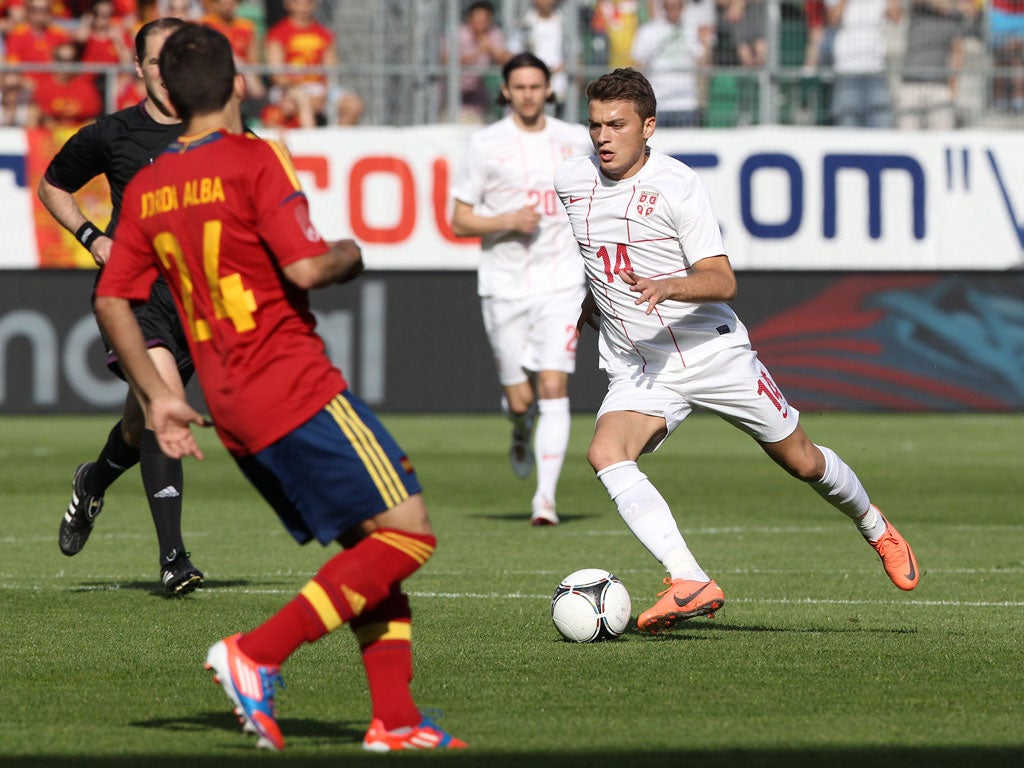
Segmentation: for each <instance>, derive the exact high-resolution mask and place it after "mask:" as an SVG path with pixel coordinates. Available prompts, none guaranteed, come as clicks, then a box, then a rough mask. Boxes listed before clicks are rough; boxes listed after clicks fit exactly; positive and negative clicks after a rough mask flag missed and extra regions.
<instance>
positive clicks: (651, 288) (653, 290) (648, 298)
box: [619, 269, 669, 315]
mask: <svg viewBox="0 0 1024 768" xmlns="http://www.w3.org/2000/svg"><path fill="white" fill-rule="evenodd" d="M619 277H621V278H622V282H624V283H626V285H628V286H629V290H631V291H632V292H633V293H639V294H640V296H639V297H638V298H637V300H636V301H635V302H634V303H635V304H638V305H639V304H643V303H644V302H647V309H646V310H645V311H644V314H647V315H649V314H651V312H653V311H654V308H655V307H656V306H657V305H658V304H661V302H663V301H665V299H667V298H669V285H668V281H666V280H651V279H650V278H649V277H640V276H639V275H638V274H637V273H636V272H633V271H632V270H628V269H624V270H622V271H621V272H619Z"/></svg>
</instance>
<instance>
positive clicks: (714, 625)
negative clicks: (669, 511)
mask: <svg viewBox="0 0 1024 768" xmlns="http://www.w3.org/2000/svg"><path fill="white" fill-rule="evenodd" d="M706 632H769V633H786V634H791V633H795V634H812V635H816V634H826V635H831V634H837V633H838V634H848V633H854V634H857V633H865V634H874V635H916V634H917V629H914V628H910V627H861V626H858V625H857V624H823V625H821V626H810V627H809V626H806V625H803V626H784V625H778V626H773V627H772V626H763V625H758V624H727V623H725V622H723V621H719V620H718V619H714V620H712V621H706V622H701V621H697V622H693V621H690V622H687V623H686V626H685V627H682V626H679V625H677V626H676V628H675V629H673V630H671V631H669V632H661V633H659V634H656V635H649V634H646V633H644V632H641V631H640V630H638V629H636V628H631V629H630V630H629V631H628V632H627V633H626V634H628V635H632V636H634V637H637V638H644V639H647V640H664V641H671V640H693V639H694V635H700V634H704V633H706ZM688 635H689V637H688Z"/></svg>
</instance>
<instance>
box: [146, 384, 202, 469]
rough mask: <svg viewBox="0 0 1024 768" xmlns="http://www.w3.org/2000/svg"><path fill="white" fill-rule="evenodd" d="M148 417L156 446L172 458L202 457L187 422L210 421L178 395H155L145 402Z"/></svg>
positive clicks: (199, 424)
mask: <svg viewBox="0 0 1024 768" xmlns="http://www.w3.org/2000/svg"><path fill="white" fill-rule="evenodd" d="M149 418H150V422H151V423H152V425H153V431H154V432H155V433H156V439H157V442H158V443H159V444H160V450H161V451H163V452H164V453H165V454H166V455H167V456H169V457H171V458H172V459H180V458H182V457H184V456H195V457H196V458H197V459H199V460H200V461H202V460H203V452H202V451H201V450H200V449H199V446H198V445H197V444H196V439H195V437H194V436H193V434H192V430H191V429H190V428H189V427H190V425H192V424H195V425H197V426H200V427H208V426H210V421H209V420H207V419H206V418H205V417H204V416H202V415H200V414H199V412H198V411H196V410H194V409H193V408H192V406H190V405H189V404H188V403H186V402H185V401H184V400H182V399H181V398H179V397H166V398H156V399H154V400H152V401H151V402H150V404H149Z"/></svg>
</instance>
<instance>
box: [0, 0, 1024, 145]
mask: <svg viewBox="0 0 1024 768" xmlns="http://www.w3.org/2000/svg"><path fill="white" fill-rule="evenodd" d="M959 1H960V3H978V2H983V0H959ZM855 2H857V0H850V3H851V4H852V3H855ZM900 2H901V5H902V10H903V14H902V19H901V20H900V21H898V22H893V23H887V24H885V25H883V26H882V27H880V28H879V29H880V30H881V32H880V34H882V36H883V37H882V41H881V42H882V44H883V45H884V46H885V69H884V72H883V75H884V81H885V85H886V87H887V90H888V93H889V95H890V97H891V99H892V102H893V105H894V108H895V111H894V114H895V116H896V118H897V119H896V121H895V124H897V125H898V118H899V111H900V109H901V106H900V102H901V99H899V98H897V97H899V96H901V95H906V94H907V93H908V92H910V91H913V90H915V89H917V88H920V87H921V85H922V83H923V82H930V83H932V84H935V83H945V82H955V88H954V89H953V90H952V91H951V94H950V100H951V102H952V107H953V111H954V114H955V127H1000V128H1018V127H1024V101H1020V103H1018V104H1013V103H1012V101H1011V100H1009V99H1008V100H1006V103H1005V104H1004V103H1002V100H1001V99H1000V98H999V93H998V90H999V88H1000V87H1001V86H1002V85H1003V84H1010V85H1012V84H1013V83H1015V82H1017V81H1019V82H1020V93H1021V94H1024V63H1022V62H1021V61H1020V54H1019V53H1018V54H1017V58H1013V57H1012V56H1011V57H1009V58H1007V57H1002V56H999V55H997V54H998V47H997V46H996V45H995V44H994V42H995V41H993V40H992V39H990V34H989V32H988V26H987V24H986V19H985V8H984V7H981V8H977V6H971V7H976V9H977V13H975V14H973V15H972V16H970V17H966V18H962V19H961V20H962V24H961V29H962V34H961V37H960V39H959V43H958V46H959V57H958V61H957V62H954V61H953V60H952V58H951V59H950V62H949V63H948V64H944V65H940V66H929V67H925V68H921V67H920V66H918V67H916V68H914V67H912V66H910V65H908V63H907V62H908V61H910V59H908V55H907V54H908V43H907V40H908V32H909V27H910V23H911V22H910V19H911V17H912V15H913V14H914V13H917V12H920V11H921V8H920V7H915V6H923V4H925V3H927V5H928V7H929V8H932V7H940V6H941V7H945V6H950V5H953V4H954V3H957V2H958V0H900ZM687 3H688V4H693V3H709V4H711V3H714V4H715V14H714V19H715V40H714V44H713V46H712V48H711V50H710V52H709V56H708V58H707V59H706V60H705V61H704V62H702V63H700V64H698V65H694V66H692V67H688V68H683V69H680V70H679V71H678V74H679V77H690V76H696V77H697V78H698V80H699V89H700V111H701V124H702V125H704V126H706V127H732V126H743V125H753V124H761V125H789V124H793V125H818V126H829V125H833V124H834V123H835V118H834V116H833V114H832V107H833V96H834V93H833V91H834V89H835V87H836V86H837V83H839V82H840V81H841V79H842V76H843V74H842V73H841V72H838V71H837V69H836V66H835V64H834V63H828V62H827V60H826V61H825V62H824V63H820V64H818V65H815V66H810V65H809V64H808V59H807V51H808V16H807V13H806V7H807V5H808V3H805V2H804V0H746V3H747V5H748V6H753V7H760V8H761V12H760V16H759V19H762V20H763V21H758V22H757V23H759V24H761V25H762V26H761V27H760V28H759V30H758V32H759V34H760V36H761V39H762V40H763V45H764V57H763V63H759V64H757V65H756V66H743V65H742V64H741V63H740V59H739V57H738V55H737V53H736V50H737V49H736V42H737V41H736V34H735V31H736V25H735V24H733V23H731V22H730V21H729V20H728V19H727V18H726V16H725V14H726V7H727V6H726V5H723V4H722V0H687ZM467 4H468V0H363V1H362V2H359V0H324V2H323V3H322V6H321V9H320V12H321V16H322V19H323V20H324V22H325V23H327V24H328V25H329V26H330V27H331V28H332V29H333V30H334V32H335V34H336V39H337V48H338V51H339V54H340V58H341V65H340V67H339V68H338V70H337V71H332V72H328V73H327V74H328V75H329V77H330V79H331V82H332V83H333V84H334V85H335V86H336V87H345V88H350V89H352V90H355V91H356V92H357V93H358V94H359V95H360V96H361V97H362V99H363V101H364V103H365V111H364V115H363V120H362V122H363V123H364V124H370V125H422V124H429V123H437V122H448V121H452V120H453V119H457V115H458V114H459V111H460V103H459V99H460V97H459V83H460V79H461V78H462V77H463V76H464V75H467V74H479V75H481V76H482V77H483V79H484V82H485V84H486V86H487V88H488V89H489V90H490V93H491V95H492V96H496V95H497V90H498V87H499V84H500V70H499V68H498V67H497V66H490V67H486V68H484V69H482V70H468V69H466V68H463V67H461V66H460V64H459V62H458V57H456V56H452V57H450V58H449V59H448V60H447V63H446V62H445V57H444V50H445V45H446V42H445V41H447V40H455V39H456V38H457V32H458V27H459V24H460V23H461V21H462V17H463V12H464V8H465V7H466V5H467ZM493 5H494V8H495V20H496V22H497V24H498V25H499V27H500V28H501V29H502V31H503V32H504V33H505V35H506V38H507V39H510V38H514V37H515V32H516V29H517V27H518V25H519V24H520V20H521V19H522V18H523V14H524V13H525V12H526V10H527V9H528V8H529V6H530V5H531V0H494V2H493ZM600 5H601V3H600V0H562V2H561V3H560V5H559V10H560V12H561V14H562V18H563V39H564V47H565V56H566V62H567V63H566V71H567V75H568V87H567V90H566V96H565V108H564V114H565V115H566V116H567V117H568V119H573V120H575V119H583V118H584V117H585V115H586V103H585V97H584V90H585V87H586V83H587V82H589V81H590V80H592V79H593V78H595V77H597V76H599V75H601V74H603V73H604V72H606V71H608V69H609V63H608V53H609V40H608V37H607V35H606V34H603V33H602V32H601V31H600V30H597V29H595V26H594V24H593V20H594V14H595V10H596V9H597V8H598V7H599V6H600ZM634 5H635V6H636V7H637V8H638V9H639V11H640V15H639V19H638V20H639V21H642V20H644V18H645V17H646V15H647V13H648V9H656V8H658V7H660V5H661V0H651V2H646V1H645V0H637V1H636V2H635V3H634ZM243 6H244V7H247V8H248V9H249V10H250V11H255V12H256V13H255V17H256V19H257V21H258V22H262V21H263V19H264V17H263V16H262V12H263V4H262V2H259V0H248V2H246V3H244V4H243ZM691 7H696V6H691ZM957 7H958V8H962V7H968V6H964V5H958V6H957ZM6 68H7V69H19V67H11V66H10V65H7V67H6ZM39 68H40V66H39V65H37V66H36V67H27V66H26V67H24V69H27V70H28V69H39ZM91 69H93V70H94V71H99V72H100V73H101V74H102V75H104V76H106V77H108V78H113V77H114V76H115V75H116V74H117V73H118V70H117V69H116V68H102V67H96V65H92V67H91ZM251 69H252V70H254V71H256V72H258V73H259V74H262V75H265V76H266V75H269V74H272V73H273V71H274V70H273V69H272V68H270V67H267V66H265V65H258V66H254V67H251ZM114 91H115V89H114V88H107V89H106V93H107V94H108V95H107V99H108V102H107V106H108V109H112V108H113V93H114ZM330 112H331V110H328V120H330ZM499 115H500V108H499V107H497V106H496V105H495V106H494V107H493V108H492V109H491V110H490V112H488V113H487V114H486V115H485V116H484V119H485V120H492V119H496V118H497V117H498V116H499ZM450 116H456V117H454V118H453V117H450Z"/></svg>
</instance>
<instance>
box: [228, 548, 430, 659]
mask: <svg viewBox="0 0 1024 768" xmlns="http://www.w3.org/2000/svg"><path fill="white" fill-rule="evenodd" d="M436 543H437V539H436V538H435V537H434V536H429V535H423V534H416V533H408V532H405V531H398V530H394V529H390V528H380V529H378V530H376V531H374V532H373V533H372V534H370V535H369V536H367V537H366V538H365V539H363V540H361V541H360V542H359V543H358V544H356V545H355V546H354V547H352V548H351V549H347V550H345V551H343V552H339V553H338V554H336V555H335V556H334V557H332V558H331V559H330V560H328V561H327V562H326V563H324V565H323V567H322V568H321V569H320V570H319V571H318V572H317V574H316V575H315V576H314V577H313V578H312V580H310V581H309V583H307V584H306V586H305V587H303V588H302V591H301V592H300V593H299V594H298V596H296V597H295V599H293V600H292V601H291V602H289V603H288V604H287V605H285V606H284V607H283V608H282V609H281V610H280V611H278V612H277V613H275V614H274V615H273V616H271V617H270V618H269V619H268V620H267V621H265V622H264V623H263V624H261V625H260V626H258V627H256V628H255V629H253V630H252V631H250V632H247V633H245V635H243V636H242V637H241V638H239V641H238V647H239V649H240V650H241V651H242V653H244V654H245V655H247V656H249V658H251V659H253V660H254V661H257V662H259V663H262V664H281V663H282V662H283V661H284V660H285V659H287V658H288V657H289V656H290V655H291V654H292V653H294V652H295V649H296V648H298V647H299V646H300V645H302V643H303V642H307V643H312V642H314V641H316V640H318V639H320V638H321V637H323V636H324V635H325V634H327V633H328V632H332V631H333V630H335V629H337V628H338V627H339V626H341V625H342V624H343V623H344V622H346V621H350V620H351V619H353V618H354V617H356V616H359V615H360V614H362V613H363V612H364V611H367V610H373V608H375V607H376V606H377V605H378V604H380V603H381V601H382V600H384V599H385V598H387V597H388V596H389V594H390V593H391V591H392V589H393V588H394V587H395V586H396V585H398V584H400V583H401V582H402V581H403V580H404V579H406V578H408V577H409V576H410V575H411V574H413V573H415V572H416V570H418V569H419V567H420V566H421V565H423V563H425V562H426V561H427V559H428V558H429V557H430V556H431V555H432V554H433V552H434V547H435V546H436Z"/></svg>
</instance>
